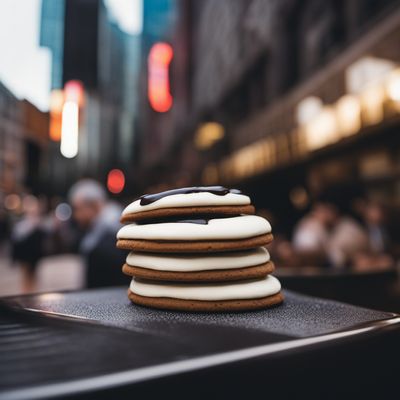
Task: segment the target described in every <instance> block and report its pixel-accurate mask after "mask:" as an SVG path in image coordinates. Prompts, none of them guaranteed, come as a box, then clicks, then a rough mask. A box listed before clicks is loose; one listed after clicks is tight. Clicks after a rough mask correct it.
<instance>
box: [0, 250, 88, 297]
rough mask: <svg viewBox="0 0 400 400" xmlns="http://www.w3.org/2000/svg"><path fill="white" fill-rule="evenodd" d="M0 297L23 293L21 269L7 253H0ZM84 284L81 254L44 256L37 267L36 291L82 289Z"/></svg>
mask: <svg viewBox="0 0 400 400" xmlns="http://www.w3.org/2000/svg"><path fill="white" fill-rule="evenodd" d="M0 276H1V278H0V297H1V296H10V295H15V294H21V270H20V269H19V268H18V266H13V265H12V264H11V260H10V259H9V257H7V254H6V253H5V252H4V251H2V252H1V254H0ZM83 285H84V265H83V263H82V260H81V259H80V257H79V256H76V255H70V254H65V255H60V256H52V257H46V258H44V259H43V260H42V261H41V262H40V264H39V266H38V269H37V287H36V289H35V292H47V291H52V290H67V289H80V288H82V287H83Z"/></svg>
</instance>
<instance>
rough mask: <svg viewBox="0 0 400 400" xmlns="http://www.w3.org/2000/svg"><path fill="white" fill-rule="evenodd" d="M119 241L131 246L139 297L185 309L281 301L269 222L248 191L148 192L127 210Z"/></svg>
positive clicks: (128, 267) (135, 297)
mask: <svg viewBox="0 0 400 400" xmlns="http://www.w3.org/2000/svg"><path fill="white" fill-rule="evenodd" d="M121 221H122V222H123V223H126V224H127V225H125V226H124V227H122V228H121V229H120V231H119V232H118V235H117V239H118V241H117V247H118V248H120V249H126V250H130V251H131V252H130V253H129V255H128V257H127V259H126V264H124V266H123V272H124V273H125V274H127V275H130V276H132V282H131V284H130V287H129V291H128V296H129V298H130V299H131V301H132V302H133V303H136V304H140V305H144V306H148V307H155V308H161V309H172V310H185V311H241V310H251V309H259V308H264V307H268V306H272V305H276V304H279V303H281V302H282V300H283V296H282V294H281V285H280V283H279V281H278V280H277V279H276V278H275V277H273V276H272V275H270V274H271V272H273V270H274V265H273V263H272V261H271V260H270V256H269V254H268V251H267V250H266V249H265V247H264V246H265V245H266V244H268V243H269V242H271V241H272V238H273V237H272V233H271V226H270V224H269V222H268V221H267V220H266V219H264V218H261V217H259V216H256V215H254V206H252V205H251V201H250V198H249V197H248V196H246V195H244V194H242V193H241V192H240V191H238V190H235V189H226V188H224V187H221V186H208V187H191V188H182V189H176V190H169V191H166V192H162V193H157V194H152V195H144V196H142V197H140V198H139V199H138V200H135V201H134V202H133V203H131V204H129V205H128V206H127V207H126V208H125V210H124V211H123V213H122V217H121Z"/></svg>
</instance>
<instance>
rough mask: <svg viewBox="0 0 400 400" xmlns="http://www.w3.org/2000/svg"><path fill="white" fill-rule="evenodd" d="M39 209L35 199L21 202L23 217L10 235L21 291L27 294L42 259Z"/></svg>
mask: <svg viewBox="0 0 400 400" xmlns="http://www.w3.org/2000/svg"><path fill="white" fill-rule="evenodd" d="M41 222H42V219H41V207H40V202H39V200H38V198H37V197H35V196H32V195H28V196H26V197H25V198H24V200H23V216H22V218H21V219H20V220H19V221H18V222H17V223H16V224H15V226H14V228H13V230H12V233H11V248H12V250H11V251H12V257H13V260H14V262H15V263H16V264H18V265H19V266H20V267H21V268H22V291H23V292H24V293H29V292H32V291H34V289H35V286H36V269H37V265H38V263H39V260H40V259H41V258H42V257H43V243H44V238H45V233H44V231H43V229H42V226H41Z"/></svg>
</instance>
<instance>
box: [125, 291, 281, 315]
mask: <svg viewBox="0 0 400 400" xmlns="http://www.w3.org/2000/svg"><path fill="white" fill-rule="evenodd" d="M128 297H129V299H130V300H131V301H132V302H133V303H135V304H139V305H141V306H146V307H153V308H160V309H164V310H179V311H208V312H220V311H228V312H229V311H248V310H258V309H260V308H266V307H271V306H275V305H277V304H280V303H282V301H283V294H282V293H281V292H279V293H277V294H274V295H273V296H268V297H262V298H260V299H244V300H219V301H203V300H182V299H171V298H168V297H145V296H139V295H138V294H135V293H133V292H131V291H130V290H128Z"/></svg>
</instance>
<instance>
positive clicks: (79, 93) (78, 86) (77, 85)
mask: <svg viewBox="0 0 400 400" xmlns="http://www.w3.org/2000/svg"><path fill="white" fill-rule="evenodd" d="M64 93H65V101H73V102H74V103H77V104H78V105H79V107H81V106H82V105H83V85H82V82H80V81H68V82H67V83H66V84H65V85H64Z"/></svg>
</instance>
